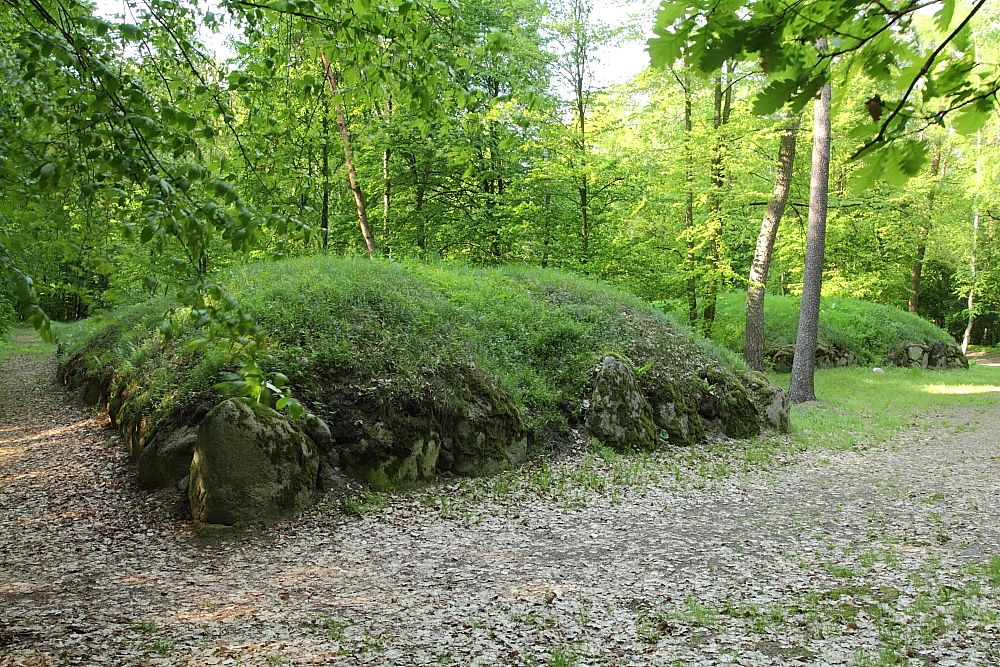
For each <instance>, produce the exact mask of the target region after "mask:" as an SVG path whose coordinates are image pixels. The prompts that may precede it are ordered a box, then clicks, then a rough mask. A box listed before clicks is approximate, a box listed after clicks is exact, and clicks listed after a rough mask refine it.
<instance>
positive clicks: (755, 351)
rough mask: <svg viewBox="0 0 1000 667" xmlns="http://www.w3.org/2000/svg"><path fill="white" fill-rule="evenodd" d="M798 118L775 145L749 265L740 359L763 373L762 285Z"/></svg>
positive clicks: (789, 175)
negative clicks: (773, 170)
mask: <svg viewBox="0 0 1000 667" xmlns="http://www.w3.org/2000/svg"><path fill="white" fill-rule="evenodd" d="M798 133H799V122H798V119H796V120H794V121H792V123H791V124H789V125H788V127H786V128H785V129H784V131H783V132H782V134H781V143H780V145H779V146H778V173H777V175H776V176H775V177H774V189H773V190H772V191H771V201H770V202H768V204H767V210H766V211H765V212H764V220H763V221H762V222H761V224H760V233H759V234H758V235H757V247H756V249H755V250H754V254H753V263H752V264H751V265H750V283H749V285H748V286H747V313H746V343H745V345H744V348H743V358H744V359H746V362H747V365H748V366H750V368H752V369H753V370H755V371H760V370H764V286H765V285H766V284H767V274H768V271H769V270H770V268H771V255H772V253H773V252H774V241H775V239H776V238H777V236H778V226H779V225H780V224H781V217H782V216H783V215H784V214H785V206H786V205H787V204H788V194H789V192H790V191H791V189H792V172H793V168H794V166H795V143H796V140H797V139H798Z"/></svg>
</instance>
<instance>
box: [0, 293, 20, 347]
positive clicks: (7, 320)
mask: <svg viewBox="0 0 1000 667" xmlns="http://www.w3.org/2000/svg"><path fill="white" fill-rule="evenodd" d="M16 322H17V313H16V312H15V310H14V306H13V305H12V304H11V303H10V301H8V300H7V299H6V298H5V297H4V295H3V294H0V341H3V340H4V339H6V337H7V334H9V333H10V330H11V329H13V328H14V324H15V323H16Z"/></svg>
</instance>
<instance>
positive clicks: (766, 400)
mask: <svg viewBox="0 0 1000 667" xmlns="http://www.w3.org/2000/svg"><path fill="white" fill-rule="evenodd" d="M748 387H749V389H750V393H751V395H752V396H753V402H754V404H755V405H756V406H757V408H758V411H759V413H758V414H759V415H760V417H761V426H762V427H763V428H773V429H775V430H777V431H778V432H779V433H788V431H789V430H790V429H791V422H790V421H789V416H788V415H789V412H790V410H791V407H792V401H791V399H790V398H789V397H788V392H787V391H785V390H784V389H782V388H781V387H778V386H775V385H773V384H771V383H770V382H768V380H767V377H766V376H765V375H763V374H762V373H751V374H750V380H749V382H748Z"/></svg>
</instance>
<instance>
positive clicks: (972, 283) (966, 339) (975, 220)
mask: <svg viewBox="0 0 1000 667" xmlns="http://www.w3.org/2000/svg"><path fill="white" fill-rule="evenodd" d="M982 148H983V134H982V131H981V130H980V131H978V132H976V191H975V193H973V195H972V196H973V204H972V256H971V257H970V258H969V269H970V270H971V273H970V276H969V278H970V280H969V298H968V300H967V304H966V307H967V308H968V309H969V321H968V323H967V324H966V325H965V334H963V335H962V354H966V353H967V352H968V351H969V344H970V343H971V342H972V325H973V322H974V320H975V317H976V313H975V305H976V304H975V294H976V251H977V250H978V248H977V245H978V243H979V192H980V189H981V188H982V187H983V152H982Z"/></svg>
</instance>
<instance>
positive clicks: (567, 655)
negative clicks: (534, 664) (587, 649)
mask: <svg viewBox="0 0 1000 667" xmlns="http://www.w3.org/2000/svg"><path fill="white" fill-rule="evenodd" d="M546 664H547V665H548V667H575V666H576V665H578V664H580V659H579V658H578V657H576V655H575V654H574V653H573V652H572V651H570V650H569V649H564V648H557V649H553V650H552V652H551V653H549V661H548V662H547V663H546Z"/></svg>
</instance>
